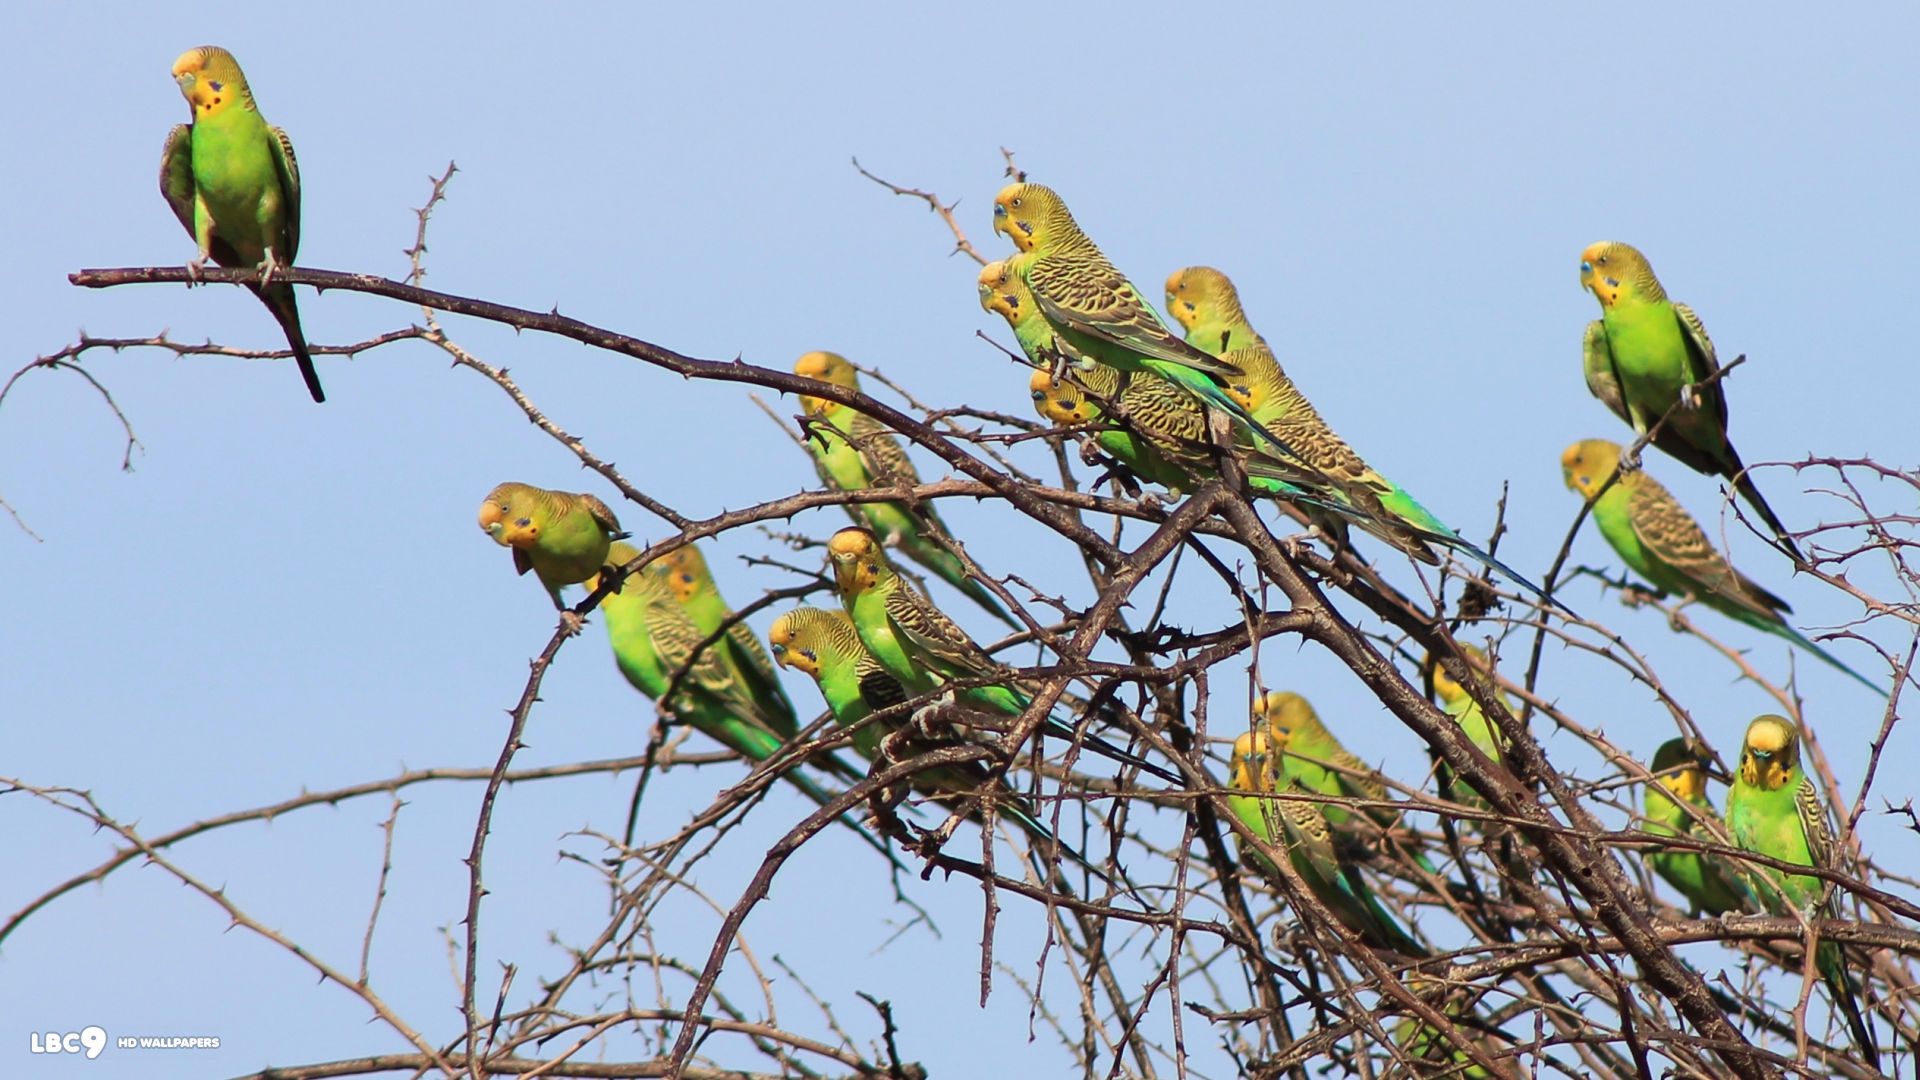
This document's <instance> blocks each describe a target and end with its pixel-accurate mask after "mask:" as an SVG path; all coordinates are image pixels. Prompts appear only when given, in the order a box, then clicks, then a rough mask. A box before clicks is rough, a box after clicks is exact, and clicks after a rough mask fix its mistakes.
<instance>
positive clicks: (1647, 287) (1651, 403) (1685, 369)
mask: <svg viewBox="0 0 1920 1080" xmlns="http://www.w3.org/2000/svg"><path fill="white" fill-rule="evenodd" d="M1580 285H1581V287H1582V288H1584V289H1586V290H1587V291H1588V292H1590V293H1592V294H1593V298H1594V299H1595V300H1598V301H1599V302H1600V318H1599V319H1597V320H1595V321H1594V322H1592V323H1590V324H1588V326H1587V332H1586V339H1585V345H1584V348H1583V350H1582V352H1583V356H1582V365H1581V366H1582V369H1583V370H1584V371H1585V373H1586V377H1587V388H1588V389H1589V390H1591V391H1592V392H1593V396H1594V397H1596V398H1598V399H1600V401H1601V402H1602V403H1604V404H1605V405H1606V406H1607V407H1608V408H1609V409H1611V410H1613V412H1614V413H1615V414H1616V415H1618V416H1619V417H1620V419H1622V420H1625V421H1626V422H1627V423H1628V424H1629V425H1630V426H1632V428H1633V431H1634V434H1636V435H1645V434H1646V433H1647V431H1648V430H1649V429H1651V428H1652V427H1653V425H1654V424H1655V422H1657V421H1658V420H1659V419H1660V418H1661V416H1663V415H1666V413H1667V410H1668V409H1671V408H1673V406H1674V405H1676V404H1678V405H1679V406H1680V407H1679V408H1677V409H1673V415H1672V416H1671V417H1669V418H1668V420H1667V423H1666V426H1665V427H1663V428H1661V430H1660V433H1659V434H1658V435H1656V436H1654V440H1653V445H1655V446H1657V447H1659V448H1660V449H1661V450H1663V451H1665V452H1666V453H1667V454H1668V455H1669V456H1670V457H1673V458H1675V459H1677V460H1679V461H1681V462H1682V463H1684V464H1685V465H1686V466H1687V467H1688V468H1690V469H1692V470H1694V471H1695V472H1701V473H1705V474H1707V475H1708V476H1720V477H1725V478H1726V480H1727V481H1728V482H1729V483H1731V484H1732V485H1733V487H1734V490H1736V491H1738V492H1739V493H1740V494H1741V495H1742V496H1744V497H1745V498H1746V500H1747V502H1748V504H1749V505H1751V506H1752V507H1753V508H1754V510H1756V511H1757V512H1759V514H1760V518H1761V520H1762V521H1764V522H1765V523H1766V525H1767V528H1769V529H1771V530H1773V534H1774V536H1775V537H1776V538H1778V539H1779V541H1780V543H1781V544H1782V545H1783V546H1784V547H1786V549H1787V550H1788V551H1790V552H1792V553H1793V554H1794V556H1795V557H1796V558H1797V557H1799V554H1800V550H1799V548H1798V547H1797V546H1795V544H1794V542H1793V536H1792V534H1790V533H1789V532H1788V531H1787V527H1786V526H1785V525H1783V524H1781V522H1780V518H1779V517H1778V516H1777V515H1775V514H1774V512H1773V507H1771V506H1768V505H1767V500H1766V499H1764V498H1762V497H1761V495H1760V489H1759V488H1757V487H1755V486H1754V483H1753V478H1752V476H1750V475H1748V473H1747V471H1746V466H1745V465H1744V464H1742V463H1741V461H1740V455H1739V453H1738V452H1736V451H1735V450H1734V448H1733V443H1732V441H1731V440H1730V439H1728V437H1727V394H1726V387H1725V386H1724V385H1722V383H1721V382H1720V381H1718V380H1715V381H1714V383H1713V384H1712V385H1710V386H1702V385H1701V384H1702V383H1703V382H1705V381H1706V380H1707V379H1708V378H1709V377H1711V376H1712V375H1713V374H1714V373H1715V372H1717V371H1719V370H1720V360H1719V358H1718V357H1716V356H1715V355H1714V352H1713V342H1712V341H1711V340H1709V339H1708V337H1707V328H1706V326H1705V325H1703V324H1702V323H1701V322H1700V317H1699V316H1698V315H1695V314H1694V313H1693V309H1692V308H1689V307H1688V306H1687V305H1685V304H1682V303H1678V302H1675V301H1673V300H1669V299H1668V298H1667V290H1666V289H1665V288H1663V287H1662V286H1661V284H1660V279H1659V278H1657V277H1655V276H1654V275H1653V265H1652V264H1651V263H1649V262H1648V261H1647V257H1646V256H1645V255H1643V254H1641V253H1640V251H1639V249H1637V248H1635V247H1634V246H1633V245H1631V244H1622V243H1618V242H1616V241H1610V240H1603V241H1601V242H1600V243H1597V244H1590V245H1588V247H1587V249H1586V250H1585V251H1582V252H1581V253H1580Z"/></svg>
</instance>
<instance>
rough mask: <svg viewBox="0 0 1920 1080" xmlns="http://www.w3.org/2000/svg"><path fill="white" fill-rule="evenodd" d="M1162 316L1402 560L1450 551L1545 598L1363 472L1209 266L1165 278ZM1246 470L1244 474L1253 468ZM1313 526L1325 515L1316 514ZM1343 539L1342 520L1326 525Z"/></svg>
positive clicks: (1385, 482) (1432, 558)
mask: <svg viewBox="0 0 1920 1080" xmlns="http://www.w3.org/2000/svg"><path fill="white" fill-rule="evenodd" d="M1167 310H1169V311H1171V312H1173V317H1174V319H1175V321H1177V322H1179V323H1180V325H1181V326H1183V327H1185V328H1186V331H1187V338H1186V340H1187V342H1188V343H1189V344H1191V345H1192V346H1193V347H1194V348H1196V349H1199V350H1201V351H1203V352H1208V353H1217V354H1218V355H1219V356H1220V358H1221V359H1222V360H1224V361H1226V362H1227V363H1228V364H1230V365H1232V366H1233V367H1235V368H1237V369H1239V371H1240V375H1239V377H1238V378H1235V379H1231V380H1229V383H1228V386H1227V391H1228V393H1230V394H1233V395H1235V396H1236V397H1238V398H1239V399H1240V401H1241V403H1242V404H1244V405H1245V406H1246V409H1247V411H1248V413H1249V414H1251V415H1252V416H1253V418H1254V419H1255V420H1256V421H1258V422H1259V423H1260V424H1261V426H1262V427H1264V428H1265V429H1266V430H1267V431H1269V432H1271V433H1272V434H1273V435H1274V437H1275V438H1276V439H1277V440H1278V441H1280V442H1282V443H1284V444H1285V445H1287V446H1290V447H1292V448H1293V449H1294V450H1295V451H1296V452H1297V453H1298V454H1299V456H1300V457H1301V458H1303V459H1305V461H1306V462H1307V464H1308V465H1309V466H1310V467H1311V468H1312V469H1313V470H1315V471H1316V472H1317V473H1318V474H1319V475H1320V476H1322V477H1325V478H1326V479H1327V481H1328V482H1329V483H1330V484H1331V485H1332V487H1333V489H1334V490H1335V491H1336V492H1338V493H1339V495H1340V496H1341V497H1342V499H1343V500H1344V501H1345V502H1347V503H1349V504H1351V505H1352V506H1353V507H1354V508H1356V509H1357V510H1359V511H1360V514H1359V515H1358V516H1356V517H1353V518H1351V520H1354V521H1356V522H1357V523H1358V524H1359V525H1360V527H1361V528H1363V529H1365V530H1366V531H1367V532H1369V533H1372V534H1373V535H1374V536H1377V537H1379V538H1380V539H1382V540H1384V541H1386V542H1387V543H1389V544H1391V545H1393V546H1394V547H1395V548H1397V549H1399V550H1400V551H1402V552H1405V553H1406V554H1407V555H1409V556H1411V557H1413V558H1415V559H1417V560H1419V561H1421V562H1424V563H1429V564H1438V563H1439V561H1440V559H1439V557H1438V556H1436V555H1435V554H1434V553H1433V549H1432V548H1431V547H1429V546H1428V545H1429V544H1438V545H1440V546H1442V547H1446V548H1451V549H1453V550H1454V551H1458V552H1460V553H1461V554H1462V555H1465V556H1468V557H1469V558H1472V559H1473V560H1474V561H1476V562H1478V563H1480V564H1482V565H1483V566H1486V567H1488V568H1489V569H1492V570H1497V571H1499V572H1500V573H1501V574H1504V575H1505V576H1506V577H1507V578H1508V579H1510V580H1512V581H1513V582H1514V583H1516V584H1518V585H1520V586H1522V587H1524V588H1525V589H1527V590H1528V591H1529V592H1532V593H1534V594H1536V595H1542V596H1544V593H1542V592H1541V590H1540V588H1539V586H1537V585H1534V584H1533V583H1532V582H1531V581H1528V580H1527V579H1526V577H1525V576H1523V575H1521V574H1520V573H1518V572H1517V571H1515V570H1514V569H1513V568H1512V567H1510V566H1508V565H1507V564H1505V563H1503V562H1501V561H1500V560H1499V559H1497V558H1495V557H1494V556H1493V555H1491V554H1489V553H1487V552H1486V551H1483V550H1481V549H1480V547H1478V546H1477V545H1475V544H1474V543H1472V542H1471V541H1469V540H1467V539H1466V538H1465V537H1463V536H1461V535H1460V534H1459V533H1458V532H1455V531H1454V529H1453V528H1452V527H1451V526H1449V525H1448V524H1447V523H1446V522H1444V521H1441V520H1440V519H1439V518H1438V517H1436V516H1435V515H1434V513H1433V512H1432V511H1431V510H1428V509H1427V508H1426V507H1424V506H1422V505H1420V502H1419V501H1418V500H1417V499H1415V498H1414V497H1413V496H1412V495H1411V494H1409V493H1408V492H1407V490H1406V489H1405V488H1403V487H1401V486H1400V485H1398V484H1396V483H1394V482H1393V481H1391V480H1389V479H1387V478H1386V477H1384V476H1382V475H1380V473H1379V472H1378V471H1377V470H1375V469H1374V468H1373V466H1371V465H1368V464H1367V463H1366V461H1364V460H1363V459H1362V458H1361V457H1360V455H1359V454H1357V453H1355V452H1354V450H1353V447H1351V446H1349V445H1348V444H1347V441H1346V440H1345V439H1342V438H1341V437H1340V436H1339V435H1338V434H1337V433H1335V432H1334V430H1333V428H1331V427H1329V426H1328V425H1327V422H1326V421H1325V420H1323V419H1321V418H1320V414H1319V412H1318V411H1316V410H1315V409H1314V407H1313V404H1312V403H1311V402H1309V401H1308V400H1307V399H1306V395H1304V394H1302V393H1301V392H1300V389H1299V387H1297V386H1295V385H1294V383H1293V380H1292V379H1290V378H1288V377H1287V373H1286V372H1285V371H1283V370H1282V369H1281V367H1280V361H1279V360H1278V359H1276V358H1275V357H1274V355H1273V350H1271V349H1269V348H1267V343H1266V341H1265V340H1263V339H1262V338H1261V337H1260V335H1259V334H1258V333H1256V332H1255V331H1254V329H1253V325H1252V324H1251V323H1250V322H1248V321H1247V314H1246V309H1245V308H1244V307H1242V306H1241V303H1240V293H1239V291H1238V290H1237V289H1235V288H1234V285H1233V282H1232V281H1231V280H1229V279H1228V277H1227V276H1226V275H1225V274H1223V273H1221V272H1220V271H1218V270H1215V269H1213V268H1212V267H1208V266H1190V267H1187V268H1186V269H1184V270H1176V271H1174V273H1173V275H1172V276H1171V277H1169V278H1168V279H1167ZM1257 467H1258V466H1257V465H1255V464H1249V465H1248V471H1249V472H1252V471H1254V470H1255V469H1257ZM1315 517H1316V520H1317V519H1319V518H1321V517H1324V515H1315ZM1323 524H1324V525H1329V526H1331V527H1332V528H1333V529H1335V530H1339V531H1336V533H1335V539H1336V540H1339V539H1341V538H1342V535H1341V534H1342V532H1343V531H1344V529H1343V526H1342V522H1341V519H1338V518H1336V519H1334V520H1332V521H1329V522H1323Z"/></svg>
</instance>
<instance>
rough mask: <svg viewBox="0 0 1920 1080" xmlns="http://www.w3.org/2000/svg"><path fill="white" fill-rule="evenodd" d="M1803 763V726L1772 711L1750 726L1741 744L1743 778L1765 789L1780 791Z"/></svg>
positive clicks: (1749, 783)
mask: <svg viewBox="0 0 1920 1080" xmlns="http://www.w3.org/2000/svg"><path fill="white" fill-rule="evenodd" d="M1799 766H1800V729H1799V728H1796V727H1794V726H1793V721H1791V720H1788V719H1787V718H1786V717H1784V716H1776V715H1774V714H1772V713H1768V714H1767V715H1765V716H1759V717H1755V718H1754V721H1753V723H1751V724H1748V725H1747V738H1746V741H1745V742H1744V743H1742V744H1741V747H1740V779H1742V780H1744V781H1746V782H1747V784H1748V786H1750V787H1757V788H1759V789H1761V790H1762V791H1776V790H1778V789H1779V788H1781V787H1782V786H1784V785H1785V784H1786V783H1787V782H1788V781H1789V780H1791V779H1792V778H1793V774H1794V770H1796V769H1798V768H1799Z"/></svg>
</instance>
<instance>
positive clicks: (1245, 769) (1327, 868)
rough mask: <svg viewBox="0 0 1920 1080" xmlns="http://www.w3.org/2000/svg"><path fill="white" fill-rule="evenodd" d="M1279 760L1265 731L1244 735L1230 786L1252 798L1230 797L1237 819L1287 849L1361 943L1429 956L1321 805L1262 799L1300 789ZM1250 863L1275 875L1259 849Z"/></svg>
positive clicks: (1236, 750) (1229, 805)
mask: <svg viewBox="0 0 1920 1080" xmlns="http://www.w3.org/2000/svg"><path fill="white" fill-rule="evenodd" d="M1274 758H1275V752H1274V751H1273V749H1272V747H1271V745H1270V743H1269V742H1268V739H1267V734H1266V732H1264V731H1248V732H1242V733H1241V735H1240V737H1239V738H1238V739H1235V740H1234V744H1233V758H1232V761H1231V763H1230V765H1229V771H1228V781H1227V783H1228V786H1230V787H1232V788H1233V789H1234V790H1235V791H1238V792H1247V793H1248V794H1244V795H1228V796H1227V808H1228V809H1229V810H1231V811H1232V812H1233V816H1234V817H1237V818H1239V819H1240V820H1241V822H1242V823H1244V824H1245V825H1246V826H1247V828H1249V829H1251V830H1252V831H1253V834H1254V835H1255V836H1258V837H1259V838H1260V839H1261V840H1263V841H1265V842H1266V843H1267V844H1269V845H1272V846H1274V847H1278V848H1281V849H1283V850H1285V851H1286V853H1287V859H1288V861H1289V862H1291V863H1292V864H1293V869H1294V872H1295V873H1297V874H1299V875H1300V879H1301V880H1302V881H1303V882H1305V883H1306V886H1307V888H1308V889H1310V890H1312V891H1313V895H1314V897H1315V898H1317V899H1318V900H1319V901H1320V902H1321V903H1322V904H1325V905H1326V907H1327V910H1329V911H1331V912H1332V913H1333V915H1334V917H1335V918H1337V919H1339V920H1340V922H1341V924H1342V925H1344V926H1345V927H1346V928H1347V929H1349V930H1351V931H1353V932H1354V933H1355V934H1357V935H1359V936H1360V938H1361V940H1363V941H1365V942H1366V943H1367V944H1369V945H1371V946H1373V947H1374V948H1377V949H1386V950H1389V951H1391V952H1396V953H1399V954H1400V955H1402V956H1412V957H1421V956H1426V955H1428V953H1427V950H1426V949H1425V948H1424V947H1422V946H1421V945H1420V943H1418V942H1416V941H1414V940H1413V939H1412V938H1411V937H1409V936H1408V935H1407V932H1406V931H1405V930H1403V929H1401V928H1400V924H1399V923H1398V922H1395V921H1394V918H1393V916H1392V915H1390V914H1388V913H1387V910H1386V909H1385V908H1383V907H1381V906H1380V900H1379V898H1378V897H1376V896H1375V895H1374V894H1373V889H1372V887H1371V886H1369V885H1368V884H1367V882H1366V879H1365V878H1363V877H1361V876H1360V870H1359V868H1358V867H1357V866H1355V865H1354V864H1353V863H1352V862H1351V861H1349V860H1347V859H1345V858H1343V857H1342V856H1341V854H1340V852H1339V851H1338V849H1337V848H1336V847H1335V846H1334V843H1333V834H1332V830H1331V829H1329V828H1328V826H1327V818H1326V815H1325V814H1323V813H1321V812H1320V808H1319V807H1318V806H1315V805H1314V804H1313V803H1311V802H1308V801H1306V800H1303V799H1272V798H1261V797H1259V796H1261V795H1273V794H1284V793H1290V792H1295V791H1297V790H1298V789H1297V788H1295V787H1294V785H1293V782H1292V781H1291V780H1289V779H1287V778H1286V776H1285V774H1284V773H1283V772H1282V771H1281V766H1280V763H1279V762H1278V761H1276V760H1274ZM1243 851H1244V848H1243ZM1247 858H1248V861H1249V862H1250V863H1251V864H1252V865H1253V866H1255V867H1256V868H1258V869H1260V870H1261V872H1262V873H1266V874H1268V875H1269V876H1273V875H1274V869H1273V864H1272V863H1271V862H1269V861H1268V860H1267V859H1266V857H1265V856H1264V855H1262V854H1260V852H1259V851H1258V850H1257V849H1255V850H1254V851H1253V852H1252V853H1251V855H1249V856H1247Z"/></svg>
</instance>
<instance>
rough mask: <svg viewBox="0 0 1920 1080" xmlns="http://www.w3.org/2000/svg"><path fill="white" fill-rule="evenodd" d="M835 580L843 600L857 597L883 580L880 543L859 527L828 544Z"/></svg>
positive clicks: (850, 528) (842, 531)
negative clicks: (843, 597)
mask: <svg viewBox="0 0 1920 1080" xmlns="http://www.w3.org/2000/svg"><path fill="white" fill-rule="evenodd" d="M827 555H828V556H829V557H830V558H831V559H832V560H833V578H834V580H835V581H836V582H838V583H839V585H840V593H841V595H843V596H858V595H860V594H861V593H863V592H865V591H867V590H868V589H871V588H873V587H874V585H876V584H878V583H879V580H880V541H879V539H878V538H877V537H875V536H874V535H873V533H872V532H871V531H869V530H867V529H863V528H861V527H860V526H858V525H849V526H847V527H846V528H844V529H841V530H840V531H839V532H837V533H834V534H833V539H831V540H828V541H827Z"/></svg>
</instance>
